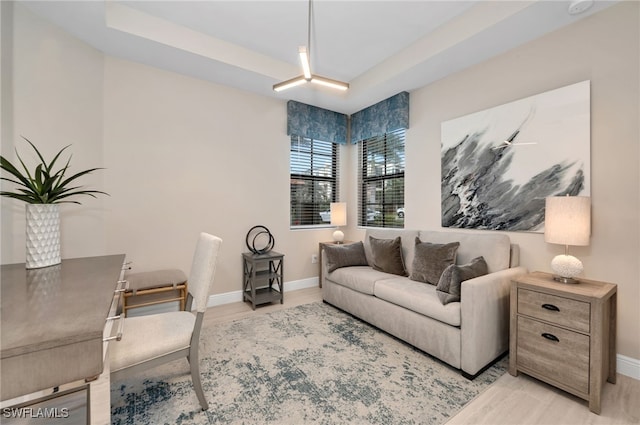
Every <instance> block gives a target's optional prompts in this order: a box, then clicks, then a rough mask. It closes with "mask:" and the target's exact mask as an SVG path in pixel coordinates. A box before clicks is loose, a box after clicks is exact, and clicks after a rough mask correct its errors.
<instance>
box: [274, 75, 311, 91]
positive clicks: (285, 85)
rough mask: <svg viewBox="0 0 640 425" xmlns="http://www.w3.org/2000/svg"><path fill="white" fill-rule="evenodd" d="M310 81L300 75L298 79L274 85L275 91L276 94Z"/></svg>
mask: <svg viewBox="0 0 640 425" xmlns="http://www.w3.org/2000/svg"><path fill="white" fill-rule="evenodd" d="M307 81H308V80H307V79H306V78H304V75H299V76H297V77H296V78H292V79H290V80H287V81H283V82H281V83H278V84H274V85H273V91H276V92H280V91H283V90H286V89H290V88H292V87H296V86H299V85H301V84H304V83H306V82H307Z"/></svg>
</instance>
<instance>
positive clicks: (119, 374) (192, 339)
mask: <svg viewBox="0 0 640 425" xmlns="http://www.w3.org/2000/svg"><path fill="white" fill-rule="evenodd" d="M221 243H222V239H220V238H218V237H216V236H212V235H209V234H207V233H201V234H200V237H199V239H198V244H197V246H196V250H195V254H194V257H193V263H192V265H191V273H190V276H189V295H188V296H187V308H186V311H173V312H169V313H158V314H152V315H148V316H140V317H127V318H125V319H124V332H123V335H122V339H121V340H120V341H116V342H114V343H112V344H110V345H109V351H110V353H109V357H110V361H111V380H112V381H117V380H119V379H121V378H124V377H127V376H129V375H131V374H134V373H137V372H140V371H142V370H145V369H149V368H152V367H155V366H158V365H160V364H164V363H167V362H170V361H173V360H176V359H179V358H182V357H186V358H187V360H188V361H189V365H190V369H191V380H192V381H193V387H194V389H195V391H196V395H197V396H198V400H199V401H200V405H201V406H202V410H207V408H208V407H209V405H208V403H207V400H206V399H205V397H204V392H203V391H202V383H201V381H200V365H199V360H198V343H199V339H200V328H201V327H202V319H203V317H204V312H205V310H206V309H207V298H208V295H209V290H210V287H211V284H212V283H213V278H214V276H215V271H216V259H217V257H218V252H219V250H220V244H221ZM192 304H195V315H194V314H193V313H192V312H191V309H192Z"/></svg>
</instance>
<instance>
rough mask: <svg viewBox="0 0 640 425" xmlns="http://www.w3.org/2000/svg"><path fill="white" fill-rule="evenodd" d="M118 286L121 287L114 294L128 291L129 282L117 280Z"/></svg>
mask: <svg viewBox="0 0 640 425" xmlns="http://www.w3.org/2000/svg"><path fill="white" fill-rule="evenodd" d="M118 285H122V286H121V287H120V288H116V290H115V291H113V292H114V293H116V294H118V293H120V292H127V291H128V290H129V281H128V280H119V281H118Z"/></svg>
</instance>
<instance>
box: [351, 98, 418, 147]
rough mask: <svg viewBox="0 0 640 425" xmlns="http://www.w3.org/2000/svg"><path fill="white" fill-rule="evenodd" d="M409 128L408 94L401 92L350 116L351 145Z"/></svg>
mask: <svg viewBox="0 0 640 425" xmlns="http://www.w3.org/2000/svg"><path fill="white" fill-rule="evenodd" d="M400 128H409V93H407V92H406V91H403V92H401V93H398V94H396V95H395V96H391V97H390V98H388V99H385V100H383V101H381V102H378V103H376V104H375V105H371V106H369V107H368V108H365V109H363V110H362V111H358V112H356V113H355V114H353V115H351V143H358V142H361V141H362V140H365V139H368V138H370V137H374V136H381V135H383V134H385V133H390V132H392V131H394V130H398V129H400Z"/></svg>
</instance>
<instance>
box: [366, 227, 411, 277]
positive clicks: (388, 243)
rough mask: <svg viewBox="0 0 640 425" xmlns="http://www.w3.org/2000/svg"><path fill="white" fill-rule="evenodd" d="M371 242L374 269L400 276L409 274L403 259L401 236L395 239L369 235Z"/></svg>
mask: <svg viewBox="0 0 640 425" xmlns="http://www.w3.org/2000/svg"><path fill="white" fill-rule="evenodd" d="M369 243H370V244H371V254H372V256H373V264H372V266H373V268H374V269H376V270H378V271H381V272H385V273H391V274H397V275H400V276H406V275H407V271H406V270H405V268H404V261H403V259H402V245H401V238H400V236H398V237H397V238H394V239H378V238H374V237H373V236H369Z"/></svg>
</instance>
